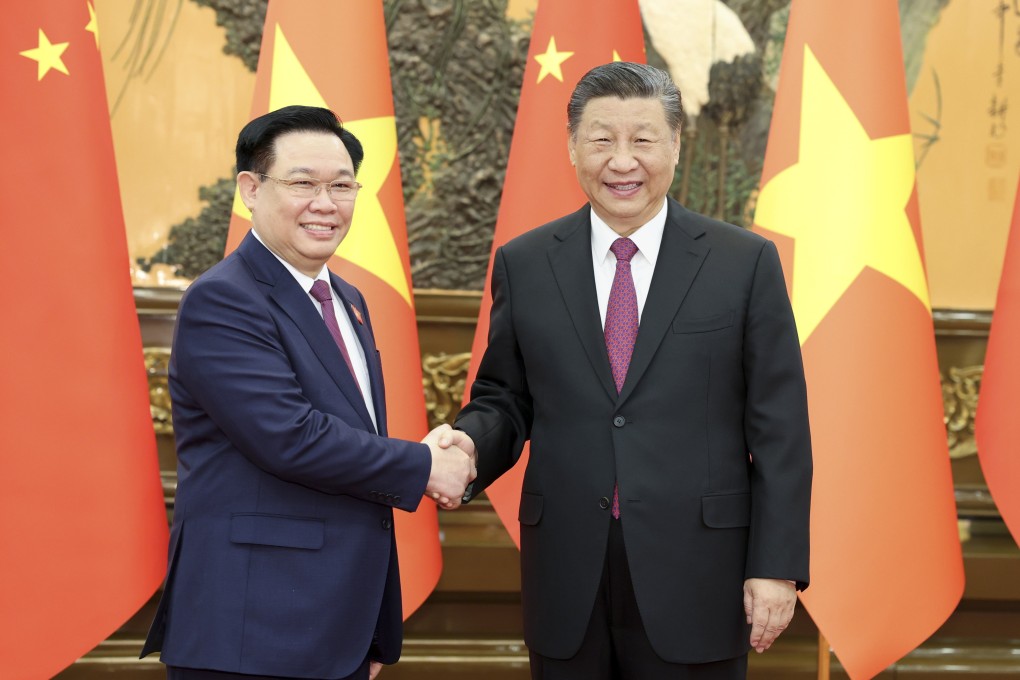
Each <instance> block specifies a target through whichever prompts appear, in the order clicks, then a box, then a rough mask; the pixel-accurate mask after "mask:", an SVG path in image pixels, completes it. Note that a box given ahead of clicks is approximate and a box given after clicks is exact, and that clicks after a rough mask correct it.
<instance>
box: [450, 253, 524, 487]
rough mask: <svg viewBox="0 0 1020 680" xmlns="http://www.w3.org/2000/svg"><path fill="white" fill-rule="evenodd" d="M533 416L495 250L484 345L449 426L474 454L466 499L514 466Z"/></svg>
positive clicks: (502, 261) (505, 279)
mask: <svg viewBox="0 0 1020 680" xmlns="http://www.w3.org/2000/svg"><path fill="white" fill-rule="evenodd" d="M532 414H533V410H532V404H531V395H530V394H529V392H528V381H527V375H526V373H525V369H524V360H523V358H522V357H521V351H520V347H519V346H518V344H517V337H516V334H515V331H514V323H513V309H512V305H511V296H510V277H509V275H508V270H507V263H506V257H505V255H504V253H503V249H502V248H500V249H498V250H497V251H496V256H495V258H493V265H492V309H491V311H490V314H489V338H488V346H487V347H486V349H485V353H484V354H483V355H482V360H481V362H480V363H479V366H478V373H477V375H476V376H475V381H474V383H473V384H472V386H471V401H470V402H469V403H468V404H467V405H466V406H464V408H463V409H461V411H460V414H459V415H458V416H457V420H456V422H455V423H454V427H455V428H457V429H458V430H463V431H464V432H466V433H467V434H468V435H469V436H470V437H471V439H472V441H474V443H475V447H476V448H477V450H478V477H477V478H476V479H475V481H474V484H473V486H472V487H471V489H470V492H469V493H468V494H467V495H466V499H468V500H470V498H471V497H472V496H473V495H475V494H477V493H478V492H480V491H481V490H482V489H484V488H485V487H487V486H488V485H489V484H491V483H492V482H494V481H495V480H496V479H497V478H499V476H500V475H502V474H503V473H504V472H506V471H507V470H509V469H510V468H511V467H513V466H514V464H515V463H516V462H517V460H518V459H519V458H520V456H521V451H522V450H523V448H524V442H525V441H527V439H528V437H529V436H530V434H531V423H532Z"/></svg>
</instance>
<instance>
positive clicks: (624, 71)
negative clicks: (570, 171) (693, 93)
mask: <svg viewBox="0 0 1020 680" xmlns="http://www.w3.org/2000/svg"><path fill="white" fill-rule="evenodd" d="M598 97H619V98H620V99H634V98H644V99H651V98H656V99H658V100H659V101H661V102H662V108H663V109H664V110H665V112H666V122H667V123H668V124H669V127H670V128H671V129H672V130H673V131H674V132H679V131H680V125H681V124H682V123H683V119H684V105H683V102H682V101H681V98H680V90H679V89H677V86H676V83H674V82H673V79H672V78H670V76H669V74H668V73H666V72H665V71H663V70H662V69H657V68H655V67H654V66H647V65H646V64H636V63H634V62H629V61H614V62H611V63H609V64H603V65H601V66H596V67H595V68H593V69H592V70H590V71H588V72H587V73H585V74H584V76H583V77H582V78H581V80H580V81H578V83H577V86H576V87H575V88H574V92H573V93H572V94H571V95H570V101H569V102H567V130H568V131H569V132H570V135H571V136H573V135H575V134H576V133H577V126H578V125H580V123H581V115H582V114H583V113H584V107H585V106H587V105H588V102H589V101H590V100H592V99H596V98H598Z"/></svg>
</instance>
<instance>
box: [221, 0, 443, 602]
mask: <svg viewBox="0 0 1020 680" xmlns="http://www.w3.org/2000/svg"><path fill="white" fill-rule="evenodd" d="M338 27H339V28H340V29H342V30H340V32H339V33H338ZM292 104H302V105H306V106H323V107H326V108H329V109H332V110H333V111H334V112H336V114H337V115H338V116H340V117H341V119H342V120H343V124H344V127H345V128H347V129H349V130H350V131H351V132H353V133H354V134H355V135H356V136H357V138H358V139H359V140H360V141H361V143H362V145H363V146H364V147H365V160H364V162H363V163H362V165H361V169H360V170H359V171H358V181H360V182H361V183H362V185H364V186H363V188H362V189H361V191H360V192H359V193H358V202H357V207H356V208H355V210H354V222H353V223H352V224H351V230H350V232H349V233H348V234H347V237H346V238H345V239H344V240H343V242H342V243H341V244H340V247H339V248H338V249H337V252H336V255H335V256H334V257H333V258H331V259H330V261H329V262H328V263H327V266H328V267H329V268H330V269H332V270H333V271H334V272H337V273H338V274H340V276H342V277H343V278H344V279H345V280H346V281H349V282H350V283H351V284H353V285H354V286H356V287H357V288H359V289H360V290H361V292H362V293H363V294H364V295H365V298H366V299H367V300H368V304H369V306H370V308H371V310H372V317H373V318H374V319H375V323H374V324H373V326H374V331H375V338H376V343H377V344H378V346H379V351H380V354H381V355H382V358H383V373H384V375H383V380H384V382H385V386H386V416H387V418H386V420H387V422H388V423H389V434H390V436H392V437H398V438H400V439H407V440H412V441H418V440H420V439H421V438H422V437H424V436H425V435H426V434H427V433H428V422H427V420H426V417H425V414H426V411H425V394H424V392H423V390H422V373H421V355H420V353H419V348H418V326H417V321H416V319H415V311H414V298H413V297H412V294H411V269H410V259H409V257H408V250H407V225H406V223H405V221H404V198H403V192H402V189H401V184H400V165H399V163H398V159H397V127H396V119H395V117H394V114H393V91H392V89H391V86H390V62H389V51H388V48H387V46H386V26H385V23H384V19H383V7H382V0H376V1H374V2H366V1H364V0H342V1H341V0H305V1H304V2H280V1H279V0H272V1H271V2H270V3H269V8H268V11H267V13H266V23H265V28H264V30H263V33H262V51H261V52H260V54H259V65H258V72H257V74H256V79H255V94H254V97H253V100H252V108H251V117H252V118H256V117H258V116H261V115H262V114H265V113H268V112H269V111H275V110H277V109H280V108H283V107H284V106H290V105H292ZM250 217H251V213H249V212H248V211H247V209H246V208H245V207H244V205H243V204H242V203H241V201H240V197H238V196H235V200H234V215H233V217H232V218H231V220H230V232H229V233H228V235H227V248H226V250H227V252H228V253H229V252H230V251H232V250H233V249H234V248H236V247H237V245H238V244H239V243H240V242H241V239H242V238H243V237H244V235H245V234H246V233H247V232H248V229H249V228H250V227H251V222H250ZM394 521H395V523H396V537H397V545H398V549H397V553H398V556H399V559H400V584H401V591H402V595H403V607H404V618H405V619H406V618H407V617H408V616H410V615H411V614H412V613H413V612H414V610H416V609H417V608H418V607H419V606H421V604H422V603H423V602H424V601H425V598H427V597H428V596H429V593H431V592H432V590H433V589H434V588H435V587H436V583H437V582H438V581H439V574H440V572H441V571H442V569H443V558H442V553H441V552H440V547H439V518H438V515H437V512H436V506H435V504H434V503H431V502H425V503H422V504H421V505H420V506H419V507H418V511H417V512H415V513H406V512H397V513H395V520H394Z"/></svg>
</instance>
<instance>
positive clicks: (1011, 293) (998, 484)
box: [975, 186, 1020, 543]
mask: <svg viewBox="0 0 1020 680" xmlns="http://www.w3.org/2000/svg"><path fill="white" fill-rule="evenodd" d="M1017 347H1020V186H1018V187H1017V196H1016V203H1015V204H1014V207H1013V225H1012V228H1011V229H1010V232H1009V241H1008V242H1007V243H1006V260H1005V262H1004V263H1003V267H1002V278H1001V279H999V296H998V299H997V300H996V301H995V315H994V317H993V319H992V330H991V334H990V335H989V337H988V351H987V354H986V356H985V372H984V376H983V377H982V379H981V395H980V398H979V400H978V411H977V423H976V432H975V434H976V436H977V444H978V458H979V459H980V460H981V471H982V472H984V475H985V481H986V482H988V490H989V491H991V493H992V498H993V499H995V505H996V506H997V507H998V508H999V513H1000V514H1001V515H1002V519H1003V520H1004V521H1005V522H1006V526H1007V527H1009V530H1010V532H1011V533H1012V534H1013V539H1014V540H1015V541H1017V542H1018V543H1020V494H1018V493H1017V489H1018V488H1020V450H1018V449H1017V443H1018V442H1020V419H1018V418H1017V414H1016V403H1017V399H1018V398H1020V357H1018V356H1017Z"/></svg>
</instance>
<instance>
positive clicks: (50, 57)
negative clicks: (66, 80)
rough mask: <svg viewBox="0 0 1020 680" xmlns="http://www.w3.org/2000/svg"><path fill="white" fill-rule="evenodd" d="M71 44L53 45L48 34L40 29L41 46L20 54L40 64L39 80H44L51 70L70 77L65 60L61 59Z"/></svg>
mask: <svg viewBox="0 0 1020 680" xmlns="http://www.w3.org/2000/svg"><path fill="white" fill-rule="evenodd" d="M69 44H70V43H66V42H63V43H56V44H54V43H51V42H50V39H49V38H48V37H47V36H46V33H44V32H43V30H42V29H41V28H40V29H39V46H38V47H33V48H32V49H30V50H25V51H24V52H19V54H20V55H21V56H23V57H28V58H29V59H31V60H32V61H36V62H39V80H42V79H43V76H44V75H46V74H47V73H49V72H50V69H56V70H58V71H60V72H61V73H63V74H64V75H70V74H69V73H68V71H67V66H65V65H64V60H63V59H61V58H60V56H61V55H62V54H63V53H64V50H66V49H67V46H68V45H69Z"/></svg>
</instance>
